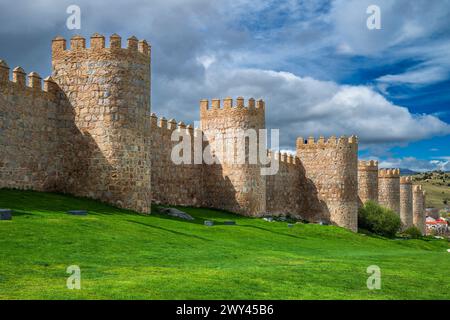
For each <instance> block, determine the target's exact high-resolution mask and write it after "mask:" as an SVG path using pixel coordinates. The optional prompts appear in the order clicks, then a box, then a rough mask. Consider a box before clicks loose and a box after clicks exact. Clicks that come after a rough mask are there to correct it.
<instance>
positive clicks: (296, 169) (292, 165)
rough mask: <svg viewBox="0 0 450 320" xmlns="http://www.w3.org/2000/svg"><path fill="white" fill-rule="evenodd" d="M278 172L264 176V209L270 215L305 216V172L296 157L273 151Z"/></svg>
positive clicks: (302, 217)
mask: <svg viewBox="0 0 450 320" xmlns="http://www.w3.org/2000/svg"><path fill="white" fill-rule="evenodd" d="M275 161H278V166H279V167H278V172H277V173H276V174H274V175H268V176H266V199H267V203H266V210H267V212H268V213H270V214H271V215H280V216H290V217H296V218H301V219H304V218H305V216H306V213H305V211H306V210H305V209H306V197H307V194H306V192H305V186H306V185H305V182H306V177H305V172H304V169H303V167H302V165H301V163H300V160H299V159H298V158H297V157H294V156H292V155H288V154H286V153H283V154H280V153H275Z"/></svg>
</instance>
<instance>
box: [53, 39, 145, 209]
mask: <svg viewBox="0 0 450 320" xmlns="http://www.w3.org/2000/svg"><path fill="white" fill-rule="evenodd" d="M52 67H53V75H52V77H53V79H54V80H55V82H56V83H57V84H58V85H59V87H60V88H61V90H62V92H63V93H64V96H65V97H64V98H66V100H67V103H68V105H69V107H68V111H67V115H66V120H67V121H63V122H62V123H61V125H62V126H64V125H66V123H75V126H76V131H75V132H74V134H73V136H72V137H71V139H72V141H70V142H69V143H68V144H67V145H66V146H65V147H64V152H66V154H65V159H64V163H65V167H66V168H65V170H66V174H67V177H68V178H67V181H66V186H65V191H67V192H70V193H73V194H75V195H79V196H87V197H91V198H95V199H100V200H102V201H105V202H108V203H113V204H114V205H117V206H119V207H123V208H127V209H132V210H136V211H139V212H150V204H151V193H150V155H149V151H150V150H149V135H150V132H149V130H150V129H149V124H150V47H149V45H148V44H147V42H146V41H138V40H137V39H136V38H135V37H131V38H129V39H128V41H127V48H122V45H121V38H120V37H119V36H118V35H112V36H111V37H110V45H109V47H106V46H105V37H104V36H102V35H99V34H94V35H93V36H92V37H91V39H90V47H89V48H87V47H86V40H85V39H84V38H83V37H81V36H74V37H72V39H71V40H70V49H69V48H66V40H65V39H63V38H61V37H56V38H55V39H54V40H53V42H52ZM71 146H73V148H71Z"/></svg>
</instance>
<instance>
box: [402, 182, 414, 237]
mask: <svg viewBox="0 0 450 320" xmlns="http://www.w3.org/2000/svg"><path fill="white" fill-rule="evenodd" d="M400 219H401V220H402V227H403V229H408V228H410V227H412V226H413V190H412V180H411V177H401V178H400Z"/></svg>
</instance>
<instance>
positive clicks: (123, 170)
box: [0, 34, 424, 231]
mask: <svg viewBox="0 0 450 320" xmlns="http://www.w3.org/2000/svg"><path fill="white" fill-rule="evenodd" d="M51 49H52V76H51V77H47V78H45V79H44V81H43V82H42V79H41V77H40V76H39V75H38V74H37V73H35V72H31V73H30V74H28V76H27V75H26V74H25V72H24V70H23V69H22V68H20V67H17V68H15V69H14V70H13V71H12V80H10V69H9V66H8V65H7V64H6V62H4V61H1V60H0V147H1V150H2V152H1V153H0V188H2V187H7V188H18V189H32V190H39V191H57V192H66V193H70V194H73V195H77V196H85V197H90V198H94V199H98V200H101V201H104V202H107V203H111V204H113V205H115V206H118V207H121V208H127V209H131V210H135V211H137V212H141V213H150V211H151V203H152V202H153V203H157V204H167V205H187V206H203V207H210V208H217V209H223V210H228V211H232V212H236V213H239V214H242V215H249V216H262V215H266V214H270V215H290V216H292V217H295V218H299V219H305V220H309V221H314V222H319V221H320V222H328V223H331V224H335V225H338V226H342V227H345V228H348V229H350V230H353V231H356V230H357V210H358V206H359V205H360V203H361V202H365V201H367V200H375V199H378V201H379V202H380V203H381V204H383V205H386V206H387V207H389V208H392V209H394V210H396V211H397V212H400V179H399V173H398V172H397V171H392V170H391V171H385V170H380V171H378V168H377V164H376V163H375V162H367V163H363V162H360V163H359V166H358V141H357V138H356V137H354V136H352V137H350V138H346V137H341V138H339V139H338V138H336V137H331V138H329V139H327V140H325V138H323V137H320V138H319V139H318V140H317V141H315V139H314V138H313V137H310V138H309V139H307V140H304V139H303V138H298V139H297V144H296V155H295V156H293V155H288V154H280V153H278V152H270V151H268V150H267V149H266V148H267V147H266V141H265V138H262V136H260V135H259V134H258V130H260V129H265V108H266V106H265V102H264V101H263V100H258V101H256V100H255V99H253V98H250V99H249V100H248V101H247V103H246V102H245V101H244V99H243V98H242V97H239V98H237V99H236V101H235V103H234V102H233V99H232V98H226V99H224V100H223V101H221V100H219V99H213V100H211V105H210V104H209V101H208V100H202V101H201V102H200V120H201V121H200V128H194V127H193V126H192V125H185V124H184V123H183V122H181V121H176V120H173V119H171V120H166V119H165V118H158V117H157V116H156V115H155V114H152V113H151V106H150V96H151V91H150V88H151V86H150V83H151V76H150V67H151V48H150V46H149V45H148V43H147V42H146V41H145V40H141V41H139V40H138V39H136V38H135V37H130V38H128V39H127V41H126V47H122V39H121V38H120V36H118V35H115V34H114V35H112V36H111V37H110V38H109V45H107V43H106V40H105V37H104V36H102V35H99V34H94V35H93V36H92V37H91V38H90V41H89V45H87V44H86V39H85V38H83V37H81V36H74V37H72V39H71V40H70V47H69V46H68V44H67V42H66V40H65V39H64V38H61V37H56V38H55V39H54V40H53V41H52V46H51ZM248 129H252V130H253V131H252V130H248ZM252 132H254V133H252ZM218 137H221V138H220V139H218ZM180 142H183V144H182V145H183V147H182V148H180ZM185 143H186V144H185ZM254 148H256V150H255V149H254ZM239 150H240V151H242V150H243V151H244V152H243V153H242V152H241V153H239V152H238V151H239ZM260 150H262V153H261V152H260ZM242 154H243V160H244V161H243V162H240V161H238V160H242V159H236V157H241V155H242ZM254 154H257V157H256V159H253V156H254ZM261 154H264V155H265V157H266V156H267V154H269V157H270V158H272V161H277V163H278V166H279V168H278V171H277V172H276V173H275V174H273V175H263V174H261V173H262V171H261V170H262V169H263V168H266V167H267V163H264V162H263V161H262V159H261ZM174 159H177V160H174ZM378 174H379V177H378V179H376V177H377V175H378ZM358 182H359V188H358ZM402 185H403V184H402ZM416 189H417V188H415V189H414V192H413V193H412V195H413V196H412V199H413V200H412V201H413V205H412V208H413V209H412V210H413V211H414V219H413V221H414V224H415V225H418V224H420V225H421V226H422V222H423V225H424V212H423V211H424V208H423V207H424V200H423V197H424V195H423V192H422V190H420V192H419V191H417V190H416ZM402 190H403V189H402ZM405 190H406V189H405ZM402 194H403V191H402ZM358 195H359V197H358ZM404 195H405V196H404V197H403V196H402V208H403V209H402V210H403V211H402V216H405V221H407V219H409V218H407V217H406V215H408V214H409V213H407V212H409V211H410V207H409V202H410V200H409V199H410V198H409V193H408V192H407V191H406V192H405V193H404ZM411 215H412V213H411Z"/></svg>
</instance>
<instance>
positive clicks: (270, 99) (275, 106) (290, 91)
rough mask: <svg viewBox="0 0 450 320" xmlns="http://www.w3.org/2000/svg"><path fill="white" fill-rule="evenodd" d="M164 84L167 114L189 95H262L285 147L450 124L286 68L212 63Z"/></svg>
mask: <svg viewBox="0 0 450 320" xmlns="http://www.w3.org/2000/svg"><path fill="white" fill-rule="evenodd" d="M168 85H171V86H173V88H171V87H169V88H166V90H167V92H172V90H177V92H178V96H177V97H171V98H169V97H168V99H167V100H165V101H166V102H167V103H165V104H159V105H158V109H160V110H165V112H168V113H169V114H170V113H176V114H180V111H179V109H180V108H179V107H178V106H179V105H186V100H189V99H190V98H191V97H199V98H215V97H222V98H223V97H225V96H232V97H237V96H240V95H242V96H244V97H246V98H249V97H255V98H260V97H262V98H265V99H266V121H267V124H268V126H270V127H272V128H279V129H281V137H282V146H285V147H287V148H288V147H292V146H293V145H294V144H295V139H296V138H297V136H304V137H307V136H309V135H314V136H319V135H324V136H331V135H352V134H356V135H358V136H359V137H360V141H361V142H362V143H365V144H370V143H385V144H386V143H390V144H391V146H392V145H400V144H404V143H407V142H410V141H415V140H421V139H426V138H430V137H433V136H438V135H446V134H450V125H449V124H447V123H445V122H443V121H441V120H439V118H437V117H435V116H432V115H419V114H412V113H410V112H409V111H408V109H407V108H405V107H401V106H397V105H395V104H393V103H391V102H390V101H388V100H387V99H386V98H385V97H383V96H382V95H381V94H380V93H378V92H376V91H375V90H373V89H372V88H370V87H367V86H347V85H339V84H337V83H335V82H331V81H320V80H316V79H313V78H310V77H299V76H297V75H294V74H292V73H289V72H277V71H273V70H261V69H242V68H237V69H228V68H225V69H224V68H222V67H220V66H219V65H217V64H213V65H211V66H210V67H209V68H208V69H206V71H205V76H204V78H203V79H202V81H200V82H198V83H195V84H192V83H190V84H189V85H187V84H184V83H176V82H171V83H170V84H169V83H168ZM178 99H180V100H178ZM198 100H199V99H196V100H191V101H192V104H195V105H198V102H197V101H198ZM169 111H170V112H169ZM182 112H183V116H188V117H190V119H191V120H194V119H195V117H197V116H198V113H197V112H195V113H192V112H188V110H186V109H184V110H182Z"/></svg>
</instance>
